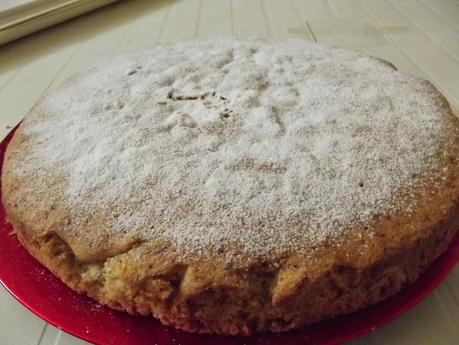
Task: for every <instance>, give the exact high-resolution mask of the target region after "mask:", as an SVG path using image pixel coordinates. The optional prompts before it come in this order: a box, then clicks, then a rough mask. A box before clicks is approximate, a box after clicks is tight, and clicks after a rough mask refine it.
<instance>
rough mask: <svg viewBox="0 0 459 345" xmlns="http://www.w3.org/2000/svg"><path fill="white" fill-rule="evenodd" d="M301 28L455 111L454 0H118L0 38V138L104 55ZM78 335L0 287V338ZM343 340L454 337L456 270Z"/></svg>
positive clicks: (33, 343)
mask: <svg viewBox="0 0 459 345" xmlns="http://www.w3.org/2000/svg"><path fill="white" fill-rule="evenodd" d="M210 35H241V36H242V35H261V36H274V37H300V38H303V39H307V40H316V41H318V42H323V43H327V44H332V45H337V46H342V47H347V48H349V49H354V50H359V51H363V52H365V53H368V54H370V55H374V56H378V57H381V58H385V59H387V60H389V61H391V62H392V63H393V64H394V65H395V66H397V67H398V68H399V69H400V70H402V71H405V72H407V73H410V74H413V75H416V76H420V77H422V78H425V79H429V80H430V81H432V82H433V83H434V84H435V85H436V86H437V88H438V89H439V90H440V91H441V92H442V93H443V94H444V95H445V96H446V97H447V98H448V100H449V102H450V103H451V105H452V107H453V109H454V111H455V113H456V115H458V114H459V0H399V1H397V0H328V1H326V0H322V1H321V0H232V1H230V0H183V1H168V0H151V1H147V0H136V1H123V2H121V3H118V4H115V5H112V6H110V7H107V8H105V9H102V10H99V11H96V12H93V13H90V14H87V15H85V16H83V17H80V18H77V19H74V20H72V21H69V22H66V23H64V24H61V25H59V26H56V27H54V28H51V29H48V30H46V31H43V32H40V33H37V34H35V35H32V36H29V37H27V38H24V39H22V40H19V41H17V42H14V43H11V44H9V45H6V46H3V47H0V139H1V138H3V137H4V136H5V135H6V133H7V132H8V131H9V130H10V128H11V127H13V126H15V125H16V124H17V123H18V122H19V121H20V120H21V119H22V118H23V117H24V115H25V114H26V113H27V111H28V110H29V109H30V108H31V107H32V106H33V104H34V103H35V102H36V101H37V99H38V98H39V97H40V96H41V95H42V94H43V93H44V92H45V91H47V90H48V89H50V88H53V87H55V86H56V85H58V84H59V83H60V82H61V81H62V80H63V79H65V78H67V77H68V76H70V75H72V74H73V73H75V72H76V71H79V70H82V69H85V68H87V67H89V66H90V65H92V64H94V63H95V62H97V61H99V60H100V59H101V58H103V57H107V56H111V55H114V54H117V53H120V52H125V51H132V50H135V49H139V48H143V47H146V46H150V45H153V44H157V43H162V42H168V41H174V40H178V39H183V38H189V37H194V36H210ZM38 344H39V345H71V344H73V345H75V344H85V342H83V341H81V340H78V339H76V338H74V337H72V336H70V335H68V334H66V333H64V332H62V331H59V330H58V329H56V328H54V327H52V326H51V325H48V324H46V323H45V322H44V321H42V320H40V319H39V318H37V317H36V316H34V315H33V314H32V313H30V312H29V311H28V310H26V309H25V308H24V307H23V306H22V305H20V304H19V303H18V302H17V301H16V300H14V299H13V298H12V297H11V296H10V295H9V294H8V293H7V292H6V291H5V290H4V289H3V288H0V345H38ZM349 344H413V345H414V344H416V345H424V344H426V345H427V344H429V345H430V344H438V345H443V344H445V345H446V344H451V345H453V344H459V269H458V268H457V267H456V269H455V270H454V271H453V272H452V273H451V274H450V276H449V277H448V278H447V279H446V281H445V282H444V283H443V284H442V285H441V286H440V287H439V288H438V289H437V290H435V292H434V293H433V294H431V295H430V296H429V297H428V298H426V299H425V300H424V301H423V302H421V303H420V304H419V305H417V306H416V307H415V308H413V309H411V310H410V311H408V312H407V313H405V314H404V315H402V316H401V317H399V318H397V319H396V320H394V321H392V322H390V323H389V324H387V325H385V326H384V327H382V328H380V329H377V330H375V331H374V332H372V333H370V334H367V335H364V336H362V337H360V338H358V339H356V340H353V341H351V342H349Z"/></svg>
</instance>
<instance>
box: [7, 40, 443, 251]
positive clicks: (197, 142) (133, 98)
mask: <svg viewBox="0 0 459 345" xmlns="http://www.w3.org/2000/svg"><path fill="white" fill-rule="evenodd" d="M432 95H433V96H432ZM443 106H444V105H443V101H442V100H441V99H440V98H439V97H438V96H436V93H434V92H433V88H432V87H431V85H430V84H428V83H426V82H424V81H421V80H418V79H415V78H412V77H410V76H407V75H404V74H402V73H399V72H397V71H394V70H392V69H391V68H390V67H389V66H387V65H386V64H384V63H382V62H380V61H377V60H375V59H372V58H370V57H367V56H364V55H358V54H356V53H351V52H347V51H344V50H339V49H333V48H328V47H325V46H320V45H316V44H313V43H309V42H305V41H300V40H288V41H278V42H275V41H266V40H261V39H255V38H252V39H244V40H237V39H224V40H223V39H219V40H216V39H214V40H205V41H186V42H181V43H178V44H175V45H170V46H161V47H155V48H152V49H150V50H147V51H143V52H139V53H136V54H133V55H128V56H123V57H119V58H117V59H114V60H112V61H111V62H104V63H103V64H101V65H99V66H97V67H95V68H93V69H92V70H91V71H89V73H86V74H84V75H82V76H80V77H78V79H76V80H75V81H74V82H72V83H69V84H67V85H65V86H64V87H62V88H60V89H58V90H56V91H55V92H54V93H52V94H51V95H49V96H48V97H46V98H45V99H44V100H43V102H42V103H41V104H40V105H39V106H38V108H37V109H36V115H30V116H29V117H28V119H27V121H26V122H25V124H24V126H23V129H24V131H25V133H27V134H28V135H30V137H31V140H32V142H33V149H32V150H31V152H32V153H31V154H30V155H29V156H28V157H27V158H26V159H24V160H21V161H17V162H16V163H15V164H16V166H15V168H16V170H17V171H19V172H21V171H22V173H23V174H24V175H27V174H31V173H34V172H35V173H37V172H39V173H40V174H42V175H43V174H44V175H46V176H49V177H52V176H53V174H56V172H58V173H59V174H61V175H62V176H64V180H63V182H62V183H63V184H64V188H63V189H64V190H65V195H64V196H63V197H62V203H63V205H64V207H66V209H69V210H70V211H71V212H72V214H73V215H74V216H75V218H78V219H80V220H81V219H82V220H84V219H85V218H88V217H90V216H92V215H94V214H95V212H102V213H104V214H106V213H109V214H110V221H108V224H106V227H107V232H108V233H110V234H112V235H113V236H124V235H129V234H136V235H138V236H140V237H141V238H143V239H155V238H158V237H160V238H165V239H167V240H170V241H172V242H173V243H174V244H175V245H177V246H178V247H179V248H181V249H182V251H183V253H185V254H186V253H202V252H206V251H208V250H224V249H226V248H228V247H229V246H232V247H237V248H238V250H240V251H241V252H242V253H244V254H246V255H250V256H259V255H261V256H266V255H269V253H273V252H279V251H284V250H297V251H302V252H307V251H308V250H311V248H313V247H316V246H319V245H320V244H322V243H324V241H337V240H338V239H339V238H340V236H342V234H343V233H344V232H345V231H347V229H348V228H349V226H350V225H352V224H362V225H364V224H366V223H368V222H369V221H370V220H371V219H372V217H373V216H375V215H377V214H381V213H386V214H391V213H394V212H398V211H399V210H400V209H401V208H403V209H405V210H409V208H410V206H412V203H413V202H414V200H412V198H411V195H410V194H409V193H407V192H406V188H409V187H411V186H413V185H414V184H416V183H421V181H422V179H423V176H424V175H426V173H427V172H429V174H430V175H429V176H431V177H432V176H434V175H432V173H431V171H430V170H431V169H432V168H433V166H434V161H435V157H436V156H437V155H438V152H439V150H441V147H442V146H441V145H442V142H443V141H442V140H443V139H442V138H443V136H445V135H446V133H448V131H449V130H450V129H449V128H447V126H448V124H447V121H445V120H444V119H443V116H444V108H443ZM30 188H33V186H30ZM402 190H403V191H404V193H405V194H404V195H405V196H404V198H403V200H399V201H398V202H397V203H394V201H393V197H394V195H396V194H397V193H400V191H402ZM81 224H84V222H83V221H82V222H81Z"/></svg>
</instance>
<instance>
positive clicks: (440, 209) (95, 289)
mask: <svg viewBox="0 0 459 345" xmlns="http://www.w3.org/2000/svg"><path fill="white" fill-rule="evenodd" d="M387 68H389V69H391V68H392V67H390V66H389V67H387ZM78 83H79V80H78V78H76V79H73V80H70V81H69V82H67V84H66V85H65V86H64V87H63V88H66V87H72V85H75V84H78ZM423 87H426V89H427V90H428V92H429V95H430V97H431V98H432V100H433V101H432V102H433V103H434V104H436V106H437V107H438V108H436V109H435V111H437V112H439V113H441V114H442V116H443V119H442V121H444V122H445V123H446V125H444V126H445V128H449V129H450V131H449V132H448V133H447V135H445V136H444V137H443V138H442V140H443V142H442V143H441V145H440V148H441V150H440V149H439V150H438V152H437V153H438V154H437V156H436V157H435V160H434V163H433V165H429V166H428V167H429V168H428V169H427V170H426V171H423V172H422V174H423V179H424V181H429V184H427V183H419V184H417V185H415V186H414V187H413V186H411V187H410V189H409V190H408V189H404V188H403V186H401V187H400V188H399V189H398V190H397V194H396V195H395V196H394V198H395V199H396V201H397V200H398V199H400V200H402V199H403V198H404V194H405V193H406V194H409V195H410V197H411V198H413V200H415V202H411V203H410V204H409V207H410V209H409V210H403V209H401V208H400V209H397V210H395V211H394V212H392V213H385V212H381V213H380V214H378V213H375V214H373V216H372V218H371V220H369V221H366V222H365V224H364V225H362V224H360V223H358V222H357V223H355V224H354V225H353V226H352V225H351V226H350V227H349V228H348V229H347V230H346V231H345V232H342V233H340V234H339V236H338V237H339V240H334V241H317V243H315V244H316V245H315V246H314V247H311V248H309V247H308V251H298V250H296V251H295V250H293V249H292V250H290V251H289V250H283V251H279V252H274V253H270V255H267V256H265V257H263V256H251V255H247V256H243V258H244V259H243V260H236V261H230V260H228V255H225V254H227V253H219V252H218V251H216V252H210V253H204V254H203V255H200V254H197V253H195V254H194V255H193V254H192V255H183V253H182V249H183V248H182V247H180V246H178V245H177V243H174V242H173V240H171V239H170V238H167V237H164V238H155V239H151V238H145V237H142V236H141V235H140V234H139V235H136V233H127V234H126V235H123V234H120V235H118V234H113V233H111V232H110V231H108V230H107V229H108V220H107V219H108V218H107V214H105V213H104V212H106V210H101V212H100V213H96V215H95V216H94V217H92V218H91V219H89V220H86V221H85V223H84V224H81V223H78V222H79V221H80V220H79V219H77V217H75V214H74V213H72V212H73V211H72V208H71V207H68V208H65V207H62V203H60V201H61V198H62V196H63V195H65V191H64V190H63V189H62V188H63V186H65V183H62V180H65V178H66V177H65V176H62V175H60V173H59V172H56V174H55V175H54V176H53V180H52V181H49V176H40V175H39V174H36V175H34V176H28V175H27V173H25V174H24V171H19V170H18V169H17V164H18V160H19V159H20V158H21V157H24V155H26V154H27V153H28V150H32V148H31V146H30V145H31V143H34V140H35V138H34V133H33V131H32V132H31V131H30V128H31V127H33V126H36V124H37V120H40V117H43V116H45V115H44V114H42V112H43V111H45V110H46V109H45V108H43V106H42V105H41V104H38V105H37V106H36V107H35V108H34V109H33V110H32V111H31V113H30V114H29V115H28V117H27V118H26V120H25V121H24V123H23V124H22V125H21V126H20V128H19V129H18V131H17V132H16V134H15V136H14V137H13V139H12V141H11V143H10V144H9V146H8V149H7V152H6V156H5V162H4V166H3V175H2V190H3V195H2V198H3V203H4V206H5V210H6V212H7V215H8V219H9V221H10V222H11V223H12V225H13V227H14V228H15V230H16V232H17V234H18V237H19V239H20V240H21V242H22V243H23V245H24V246H25V247H26V248H27V250H28V251H29V252H30V253H31V254H32V255H33V256H35V257H36V258H37V259H38V260H39V261H40V262H42V263H43V264H44V265H45V266H46V267H48V268H49V269H50V270H51V271H52V272H53V273H54V274H55V275H56V276H57V277H59V278H60V279H62V280H63V281H64V282H65V283H66V284H67V285H69V286H70V287H71V288H72V289H74V290H76V291H78V292H79V293H85V294H88V295H89V296H91V297H93V298H95V299H96V300H98V301H99V302H101V303H104V304H106V305H109V306H110V307H113V308H117V309H121V310H126V311H128V312H130V313H134V314H143V315H149V314H151V315H153V316H155V317H157V318H159V319H160V320H161V321H162V322H163V323H165V324H170V325H173V326H175V327H178V328H181V329H184V330H187V331H192V332H199V333H219V334H252V333H253V332H259V331H276V332H277V331H286V330H289V329H294V328H298V327H302V326H305V325H308V324H310V323H313V322H316V321H319V320H323V319H327V318H330V317H334V316H336V315H342V314H347V313H350V312H352V311H355V310H358V309H360V308H363V307H365V306H368V305H371V304H374V303H376V302H378V301H381V300H383V299H385V298H387V297H389V296H391V295H393V294H394V293H396V292H397V291H399V290H400V289H401V288H403V287H404V286H406V285H407V284H409V283H411V282H413V281H414V280H415V279H417V277H418V276H419V275H420V274H421V273H422V272H423V271H424V270H425V268H426V267H427V266H428V265H429V264H431V263H432V261H433V260H434V259H435V258H437V257H438V256H439V255H440V254H441V253H442V252H444V251H445V250H446V248H447V246H448V245H449V243H450V242H451V240H452V238H453V237H454V235H455V233H456V230H457V228H458V227H459V169H458V166H459V164H458V163H459V161H458V160H459V134H458V128H459V125H458V120H457V119H456V118H455V117H454V115H453V114H452V112H451V109H450V108H449V106H448V104H447V102H446V100H445V99H444V98H443V96H441V95H440V94H439V93H438V91H436V90H435V88H434V87H433V86H431V85H427V86H425V85H424V86H423ZM439 140H440V139H439ZM265 168H266V167H261V168H260V167H259V169H261V170H263V169H265ZM269 169H271V170H274V171H276V169H277V170H279V169H280V168H279V169H278V168H277V166H270V167H269ZM280 170H281V169H280ZM18 171H19V172H18ZM31 178H33V179H35V181H36V184H37V186H39V187H38V188H34V189H31V188H30V186H31V185H33V183H31V180H30V179H31ZM413 179H416V176H413ZM421 182H422V181H421ZM45 197H46V201H45V200H44V198H45ZM397 198H398V199H397ZM395 204H396V205H398V204H397V202H395ZM56 205H57V206H56ZM133 207H135V204H134V205H133ZM102 211H103V212H102ZM75 224H77V225H75ZM292 224H293V223H292ZM75 229H81V232H78V231H75ZM70 230H71V231H70ZM91 233H94V237H93V238H91V237H90V236H88V234H91ZM82 234H84V236H83V235H82ZM79 235H82V236H81V237H79ZM91 241H93V242H91ZM238 250H239V248H237V247H231V246H228V247H227V251H228V252H229V253H230V254H234V255H235V256H236V255H237V254H238Z"/></svg>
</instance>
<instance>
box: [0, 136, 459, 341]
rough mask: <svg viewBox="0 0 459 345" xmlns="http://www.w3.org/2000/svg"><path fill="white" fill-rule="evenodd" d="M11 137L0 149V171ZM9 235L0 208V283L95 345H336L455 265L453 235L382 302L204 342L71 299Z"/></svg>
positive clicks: (407, 302) (457, 243) (394, 311)
mask: <svg viewBox="0 0 459 345" xmlns="http://www.w3.org/2000/svg"><path fill="white" fill-rule="evenodd" d="M13 132H14V130H13V131H12V132H11V133H10V134H9V135H8V136H7V137H6V138H5V140H4V141H3V142H2V143H1V144H0V167H1V166H2V165H3V155H4V152H5V148H6V146H7V144H8V142H9V141H10V140H11V137H12V136H13ZM0 170H1V168H0ZM0 182H1V181H0ZM0 192H1V189H0ZM11 230H12V229H11V226H10V225H9V224H8V223H7V222H6V220H5V212H4V210H3V206H2V205H0V282H1V283H2V284H3V285H4V286H5V287H6V289H7V290H8V291H9V292H10V293H11V294H12V295H13V296H14V297H15V298H16V299H17V300H18V301H19V302H21V303H22V304H23V305H25V306H26V307H27V308H29V309H30V310H31V311H32V312H34V313H35V314H37V315H38V316H40V317H41V318H42V319H44V320H46V321H48V322H49V323H51V324H53V325H54V326H56V327H59V328H60V329H62V330H64V331H66V332H68V333H70V334H73V335H75V336H77V337H80V338H82V339H85V340H87V341H90V342H93V343H97V344H117V345H124V344H126V345H128V344H129V345H146V344H157V345H165V344H174V345H175V344H182V345H193V344H196V345H213V344H221V345H236V344H241V343H244V344H247V345H255V344H257V345H263V344H270V345H275V344H279V345H292V344H336V343H339V342H342V341H345V340H349V339H352V338H354V337H357V336H359V335H362V334H364V333H367V332H369V331H372V330H374V329H376V328H377V327H380V326H382V325H383V324H385V323H387V322H388V321H390V320H392V319H394V318H395V317H397V316H398V315H400V314H402V313H403V312H405V311H406V310H408V309H409V308H411V307H413V306H414V305H416V304H417V303H418V302H420V301H421V300H422V299H423V298H425V297H426V296H427V295H428V294H429V293H430V292H432V290H434V289H435V288H436V287H437V286H438V285H439V284H440V283H441V282H442V281H443V280H444V279H445V278H446V276H447V275H448V273H449V272H450V271H451V270H452V269H453V268H454V266H455V265H456V262H457V261H458V259H459V235H458V236H456V238H455V239H454V241H453V243H452V244H451V246H450V247H449V249H448V251H447V252H446V253H444V254H443V255H442V256H441V257H440V258H439V259H437V260H436V261H435V262H434V263H433V265H432V266H431V267H430V268H429V269H428V270H427V271H426V272H425V273H424V274H423V275H422V276H421V277H420V278H419V279H418V280H417V281H416V282H415V283H414V284H413V285H411V286H410V287H408V288H407V289H404V290H403V291H402V292H400V293H399V294H397V295H396V296H395V297H393V298H391V299H389V300H387V301H385V302H382V303H379V304H377V305H374V306H372V307H369V308H366V309H364V310H362V311H360V312H357V313H353V314H350V315H347V316H343V317H339V318H336V319H333V320H330V321H325V322H321V323H319V324H316V325H313V326H311V327H308V328H306V329H304V330H301V331H295V332H288V333H284V334H280V335H277V334H274V335H273V334H264V335H258V336H254V337H225V336H208V335H195V334H188V333H185V332H181V331H178V330H175V329H173V328H171V327H165V326H163V325H161V324H160V323H159V322H158V321H156V320H155V319H153V318H150V317H142V316H132V315H129V314H127V313H123V312H119V311H115V310H112V309H109V308H107V307H104V306H102V305H100V304H98V303H96V302H94V301H93V300H91V299H90V298H88V297H85V296H81V295H78V294H76V293H75V292H73V291H72V290H70V289H69V288H68V287H67V286H66V285H64V284H63V283H62V282H61V281H60V280H59V279H57V278H56V277H54V275H52V273H50V272H49V271H48V270H47V269H46V268H44V267H43V266H42V265H41V264H40V263H38V262H37V261H36V260H35V259H34V258H33V257H32V256H30V255H29V254H28V253H27V251H26V250H25V249H24V248H23V247H22V246H21V244H20V243H19V241H18V240H17V238H16V237H15V236H12V235H10V233H11Z"/></svg>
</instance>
